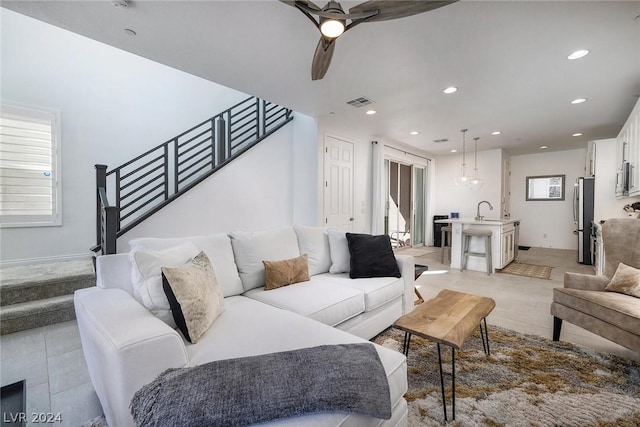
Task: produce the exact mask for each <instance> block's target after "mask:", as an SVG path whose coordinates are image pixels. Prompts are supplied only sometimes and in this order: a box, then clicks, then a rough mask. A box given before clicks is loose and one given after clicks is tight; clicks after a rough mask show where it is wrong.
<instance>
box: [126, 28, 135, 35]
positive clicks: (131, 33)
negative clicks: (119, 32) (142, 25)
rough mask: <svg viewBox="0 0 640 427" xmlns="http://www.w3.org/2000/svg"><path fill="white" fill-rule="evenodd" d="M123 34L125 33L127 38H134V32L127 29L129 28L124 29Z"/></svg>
mask: <svg viewBox="0 0 640 427" xmlns="http://www.w3.org/2000/svg"><path fill="white" fill-rule="evenodd" d="M124 32H125V33H127V35H129V36H135V35H136V32H135V31H133V30H131V29H129V28H125V29H124Z"/></svg>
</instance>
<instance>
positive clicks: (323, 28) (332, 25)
mask: <svg viewBox="0 0 640 427" xmlns="http://www.w3.org/2000/svg"><path fill="white" fill-rule="evenodd" d="M321 21H322V23H321V24H320V32H321V33H322V35H323V36H325V37H327V38H330V39H335V38H336V37H339V36H341V35H342V33H344V21H340V20H337V19H321Z"/></svg>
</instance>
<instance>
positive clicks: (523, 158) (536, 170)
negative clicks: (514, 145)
mask: <svg viewBox="0 0 640 427" xmlns="http://www.w3.org/2000/svg"><path fill="white" fill-rule="evenodd" d="M585 155H586V149H577V150H567V151H554V152H547V153H539V154H527V155H520V156H512V157H511V217H512V218H514V219H515V218H520V219H521V220H522V222H521V223H520V242H519V243H520V245H524V246H534V247H541V248H556V249H577V248H578V240H577V237H576V236H575V235H574V234H573V231H574V230H575V226H574V223H573V198H572V197H573V184H574V183H575V181H576V178H578V177H580V176H583V175H584V163H585ZM536 175H565V199H564V200H563V201H548V202H547V201H545V202H543V201H529V202H528V201H526V181H525V179H526V177H527V176H536Z"/></svg>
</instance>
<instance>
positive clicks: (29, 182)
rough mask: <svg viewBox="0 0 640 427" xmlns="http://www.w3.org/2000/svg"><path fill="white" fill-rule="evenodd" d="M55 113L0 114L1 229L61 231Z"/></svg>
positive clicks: (9, 109) (16, 110)
mask: <svg viewBox="0 0 640 427" xmlns="http://www.w3.org/2000/svg"><path fill="white" fill-rule="evenodd" d="M58 118H59V114H58V113H57V112H52V111H47V110H38V109H34V108H23V107H16V106H9V105H2V107H1V109H0V226H1V227H32V226H47V225H60V224H61V218H62V215H61V212H60V205H61V203H60V179H59V177H58V164H59V163H58V162H59V158H58V143H59V135H60V124H59V119H58Z"/></svg>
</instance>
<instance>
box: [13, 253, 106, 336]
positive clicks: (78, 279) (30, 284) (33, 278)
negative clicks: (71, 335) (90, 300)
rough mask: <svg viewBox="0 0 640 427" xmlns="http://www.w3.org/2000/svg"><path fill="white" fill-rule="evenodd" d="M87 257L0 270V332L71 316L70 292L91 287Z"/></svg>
mask: <svg viewBox="0 0 640 427" xmlns="http://www.w3.org/2000/svg"><path fill="white" fill-rule="evenodd" d="M95 284H96V276H95V273H94V270H93V265H92V262H91V260H90V259H87V260H86V261H64V262H56V263H49V264H38V265H25V266H15V267H4V268H1V269H0V335H6V334H11V333H13V332H18V331H24V330H27V329H33V328H38V327H40V326H46V325H51V324H54V323H60V322H66V321H68V320H73V319H75V317H76V316H75V312H74V309H73V292H74V291H75V290H76V289H82V288H88V287H90V286H95Z"/></svg>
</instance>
